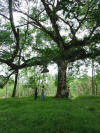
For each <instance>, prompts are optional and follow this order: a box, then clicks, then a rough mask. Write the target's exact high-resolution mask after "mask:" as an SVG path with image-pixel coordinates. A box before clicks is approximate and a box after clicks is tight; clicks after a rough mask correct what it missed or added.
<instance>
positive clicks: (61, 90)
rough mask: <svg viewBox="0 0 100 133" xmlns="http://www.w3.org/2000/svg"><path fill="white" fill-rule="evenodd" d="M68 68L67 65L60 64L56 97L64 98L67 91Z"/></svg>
mask: <svg viewBox="0 0 100 133" xmlns="http://www.w3.org/2000/svg"><path fill="white" fill-rule="evenodd" d="M66 68H67V63H66V62H65V61H61V62H60V63H58V84H57V94H56V97H64V96H65V89H66Z"/></svg>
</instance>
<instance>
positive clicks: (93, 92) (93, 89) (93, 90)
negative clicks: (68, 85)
mask: <svg viewBox="0 0 100 133" xmlns="http://www.w3.org/2000/svg"><path fill="white" fill-rule="evenodd" d="M94 76H95V74H94V61H93V60H92V95H95V85H94Z"/></svg>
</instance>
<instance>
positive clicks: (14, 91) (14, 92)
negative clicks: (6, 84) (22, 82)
mask: <svg viewBox="0 0 100 133" xmlns="http://www.w3.org/2000/svg"><path fill="white" fill-rule="evenodd" d="M17 81H18V71H17V72H16V74H15V83H14V89H13V93H12V97H15V95H16V87H17Z"/></svg>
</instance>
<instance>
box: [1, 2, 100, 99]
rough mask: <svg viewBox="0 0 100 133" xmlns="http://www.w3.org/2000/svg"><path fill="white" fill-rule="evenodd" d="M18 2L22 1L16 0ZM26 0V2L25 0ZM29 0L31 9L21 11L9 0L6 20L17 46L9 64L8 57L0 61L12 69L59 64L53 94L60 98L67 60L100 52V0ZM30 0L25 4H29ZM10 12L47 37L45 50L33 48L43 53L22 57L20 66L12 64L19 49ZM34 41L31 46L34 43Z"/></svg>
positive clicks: (96, 54) (17, 35) (90, 56)
mask: <svg viewBox="0 0 100 133" xmlns="http://www.w3.org/2000/svg"><path fill="white" fill-rule="evenodd" d="M19 2H21V1H20V0H19ZM26 2H28V1H27V0H26ZM29 3H30V8H28V9H30V10H29V11H28V12H27V9H26V10H25V11H24V10H23V9H21V6H17V7H15V9H13V8H12V0H9V3H8V4H9V14H10V18H9V19H10V22H11V27H12V31H13V34H14V37H15V39H16V49H15V50H14V54H13V57H12V58H10V63H8V60H7V61H4V60H1V59H0V61H1V62H3V63H6V64H7V65H9V66H10V67H11V68H12V69H21V68H24V67H27V66H32V65H43V64H45V65H47V64H48V63H51V61H53V62H55V63H56V64H57V66H58V85H57V94H56V95H57V97H62V91H63V90H65V88H66V68H67V65H68V63H70V62H74V61H76V60H79V59H82V60H83V59H85V58H95V57H96V56H98V55H100V49H99V48H98V46H99V43H100V37H99V36H100V32H99V29H100V17H99V16H98V15H99V12H100V8H99V7H100V3H99V0H97V1H96V0H87V1H83V0H81V1H79V0H75V1H71V0H68V1H66V0H55V1H51V0H37V1H35V0H32V1H31V0H30V1H29ZM29 3H28V5H27V6H29ZM20 5H21V4H20ZM31 5H32V6H31ZM12 11H16V12H19V13H21V14H23V15H24V16H25V17H24V19H23V21H24V24H23V25H27V24H29V25H31V26H32V27H31V28H35V29H38V31H42V33H44V34H45V36H48V37H49V38H50V40H49V46H48V48H47V49H44V48H43V47H42V48H41V49H42V50H41V49H40V47H39V46H37V47H36V48H34V49H35V50H37V51H38V52H39V53H42V54H37V57H32V58H30V59H27V60H25V61H24V63H22V64H21V65H18V64H15V63H13V60H14V58H15V56H16V55H17V53H18V49H19V30H17V31H16V28H15V26H14V21H13V15H12ZM2 16H4V15H2ZM26 17H27V18H28V19H26ZM20 26H21V25H19V27H20ZM31 28H30V29H31ZM62 33H64V34H62ZM81 33H83V34H81ZM33 44H34V43H32V44H31V46H34V45H33ZM45 45H46V44H45ZM51 45H53V46H54V49H52V47H51ZM48 51H49V54H48ZM52 53H54V55H53V54H52ZM47 55H48V56H47Z"/></svg>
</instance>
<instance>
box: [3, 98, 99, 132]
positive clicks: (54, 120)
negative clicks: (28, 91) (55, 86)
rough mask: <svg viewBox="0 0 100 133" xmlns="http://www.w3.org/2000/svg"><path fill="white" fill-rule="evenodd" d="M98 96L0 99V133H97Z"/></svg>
mask: <svg viewBox="0 0 100 133" xmlns="http://www.w3.org/2000/svg"><path fill="white" fill-rule="evenodd" d="M99 124H100V97H80V98H76V99H74V100H70V99H69V100H67V99H60V98H59V99H56V98H52V97H49V98H48V97H46V98H45V100H44V101H40V99H39V98H38V99H37V100H36V101H35V100H34V99H33V97H29V98H14V99H12V98H9V99H0V133H100V125H99Z"/></svg>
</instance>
